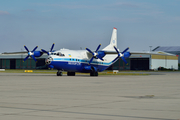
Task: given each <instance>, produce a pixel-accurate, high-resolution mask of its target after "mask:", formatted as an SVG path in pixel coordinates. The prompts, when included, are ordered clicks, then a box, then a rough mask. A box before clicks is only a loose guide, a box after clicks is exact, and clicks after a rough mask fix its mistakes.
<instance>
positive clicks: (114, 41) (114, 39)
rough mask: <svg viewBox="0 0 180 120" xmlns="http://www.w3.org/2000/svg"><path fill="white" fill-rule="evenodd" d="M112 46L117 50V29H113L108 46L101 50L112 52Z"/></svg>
mask: <svg viewBox="0 0 180 120" xmlns="http://www.w3.org/2000/svg"><path fill="white" fill-rule="evenodd" d="M114 46H115V47H116V48H117V28H115V27H114V29H113V32H112V36H111V41H110V44H109V45H108V46H106V47H105V48H104V49H103V50H114Z"/></svg>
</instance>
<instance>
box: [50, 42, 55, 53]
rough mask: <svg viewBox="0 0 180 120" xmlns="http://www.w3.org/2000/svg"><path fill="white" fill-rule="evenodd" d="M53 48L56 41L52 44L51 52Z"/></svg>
mask: <svg viewBox="0 0 180 120" xmlns="http://www.w3.org/2000/svg"><path fill="white" fill-rule="evenodd" d="M53 48H54V43H53V44H52V47H51V50H50V52H52V50H53Z"/></svg>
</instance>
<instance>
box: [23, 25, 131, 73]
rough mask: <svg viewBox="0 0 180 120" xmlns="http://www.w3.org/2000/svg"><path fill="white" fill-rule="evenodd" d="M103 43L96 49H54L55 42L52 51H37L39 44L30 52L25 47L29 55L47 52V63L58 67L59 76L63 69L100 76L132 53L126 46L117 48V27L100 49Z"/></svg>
mask: <svg viewBox="0 0 180 120" xmlns="http://www.w3.org/2000/svg"><path fill="white" fill-rule="evenodd" d="M100 47H101V44H100V45H99V46H98V47H97V49H96V50H95V51H92V50H90V49H89V48H86V50H69V49H61V50H56V51H53V48H54V44H53V45H52V47H51V49H50V51H49V52H48V51H46V50H43V49H41V51H35V50H36V49H37V46H36V47H35V48H34V49H33V50H32V51H31V52H30V51H29V50H28V48H27V47H26V46H24V48H25V49H26V50H27V51H28V56H27V57H26V58H25V59H24V61H25V60H27V59H28V57H32V58H33V59H34V60H35V61H37V60H36V58H35V57H40V56H41V55H42V54H43V53H47V54H48V57H47V58H46V59H45V63H46V64H47V65H48V67H49V68H52V69H57V70H58V72H57V76H62V72H63V71H67V75H68V76H75V72H81V73H90V76H98V72H102V71H104V70H106V69H107V68H108V67H109V66H111V65H112V64H113V63H115V62H116V61H117V60H118V59H119V58H122V60H123V61H124V62H125V63H126V64H127V62H126V60H125V58H128V57H130V55H131V53H130V52H128V51H127V50H128V49H129V48H126V49H125V50H124V51H123V52H119V50H118V49H117V28H114V29H113V32H112V37H111V41H110V44H109V45H108V46H106V47H105V48H104V49H102V50H99V49H100Z"/></svg>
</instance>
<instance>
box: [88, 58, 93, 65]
mask: <svg viewBox="0 0 180 120" xmlns="http://www.w3.org/2000/svg"><path fill="white" fill-rule="evenodd" d="M93 59H94V57H92V58H91V60H90V61H89V65H90V64H91V62H92V61H93Z"/></svg>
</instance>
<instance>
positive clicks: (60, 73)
mask: <svg viewBox="0 0 180 120" xmlns="http://www.w3.org/2000/svg"><path fill="white" fill-rule="evenodd" d="M62 75H63V74H62V71H60V70H58V72H57V76H62ZM67 76H75V72H67Z"/></svg>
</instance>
